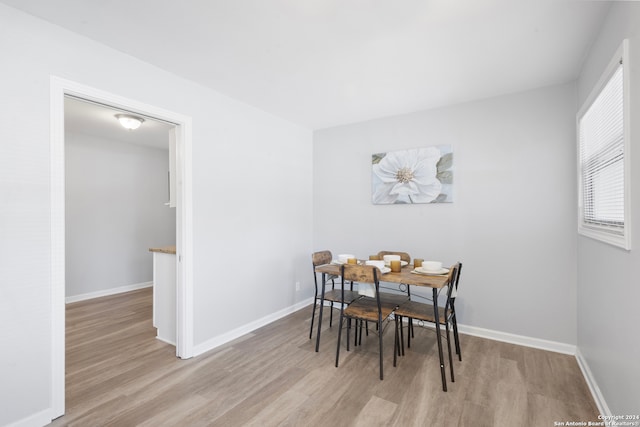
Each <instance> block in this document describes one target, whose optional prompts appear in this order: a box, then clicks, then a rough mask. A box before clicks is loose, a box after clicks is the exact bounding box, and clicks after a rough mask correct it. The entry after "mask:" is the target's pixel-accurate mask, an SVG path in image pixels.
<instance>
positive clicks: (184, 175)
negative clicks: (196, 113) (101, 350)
mask: <svg viewBox="0 0 640 427" xmlns="http://www.w3.org/2000/svg"><path fill="white" fill-rule="evenodd" d="M65 96H72V97H76V98H80V99H84V100H87V101H90V102H94V103H98V104H103V105H107V106H110V107H113V108H116V109H118V110H123V111H127V112H130V113H133V114H138V115H141V116H146V117H152V118H154V119H157V120H160V121H164V122H168V123H172V124H174V125H175V129H176V132H175V134H176V135H175V139H176V355H177V356H178V357H180V358H182V359H186V358H190V357H192V355H193V297H192V295H193V289H192V286H193V283H192V277H193V275H192V263H191V253H192V251H191V245H192V225H191V218H192V199H191V118H190V117H187V116H184V115H181V114H178V113H174V112H171V111H167V110H163V109H161V108H158V107H155V106H152V105H148V104H144V103H140V102H138V101H135V100H131V99H128V98H124V97H121V96H119V95H115V94H112V93H109V92H105V91H102V90H99V89H95V88H91V87H88V86H84V85H81V84H78V83H76V82H72V81H69V80H64V79H60V78H57V77H51V97H50V99H51V109H50V110H51V189H50V194H51V277H52V283H51V290H52V292H51V313H52V325H51V337H52V339H51V342H52V352H51V354H52V360H51V367H52V378H51V396H52V418H57V417H59V416H61V415H63V414H64V412H65V388H64V387H65V344H64V343H65V163H64V158H65V150H64V140H65V135H64V98H65Z"/></svg>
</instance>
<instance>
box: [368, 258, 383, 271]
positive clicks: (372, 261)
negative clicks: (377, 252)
mask: <svg viewBox="0 0 640 427" xmlns="http://www.w3.org/2000/svg"><path fill="white" fill-rule="evenodd" d="M366 264H367V265H374V266H376V267H378V268H379V269H380V270H382V269H383V268H384V261H378V260H368V261H367V262H366Z"/></svg>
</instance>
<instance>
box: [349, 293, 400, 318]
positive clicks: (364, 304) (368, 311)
mask: <svg viewBox="0 0 640 427" xmlns="http://www.w3.org/2000/svg"><path fill="white" fill-rule="evenodd" d="M380 303H381V304H380V309H381V312H382V318H383V319H386V318H387V317H389V315H390V314H391V313H392V312H393V310H395V308H396V305H395V304H389V303H386V304H385V303H383V302H382V301H381V302H380ZM344 315H345V316H348V317H351V318H354V319H358V320H367V321H371V322H377V321H378V303H377V302H376V299H375V298H370V297H362V298H360V299H359V300H357V301H354V302H353V303H351V304H350V305H349V307H347V308H345V309H344Z"/></svg>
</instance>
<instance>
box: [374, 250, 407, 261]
mask: <svg viewBox="0 0 640 427" xmlns="http://www.w3.org/2000/svg"><path fill="white" fill-rule="evenodd" d="M385 255H400V259H401V260H402V261H406V262H407V263H410V262H411V256H410V255H409V254H408V253H406V252H398V251H380V252H378V257H379V258H380V259H382V257H383V256H385Z"/></svg>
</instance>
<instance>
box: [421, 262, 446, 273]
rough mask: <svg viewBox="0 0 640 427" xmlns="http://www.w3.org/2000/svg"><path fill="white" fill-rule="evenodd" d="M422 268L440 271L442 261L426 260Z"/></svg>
mask: <svg viewBox="0 0 640 427" xmlns="http://www.w3.org/2000/svg"><path fill="white" fill-rule="evenodd" d="M422 269H423V270H427V271H440V270H441V269H442V263H441V262H440V261H424V262H423V263H422Z"/></svg>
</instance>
